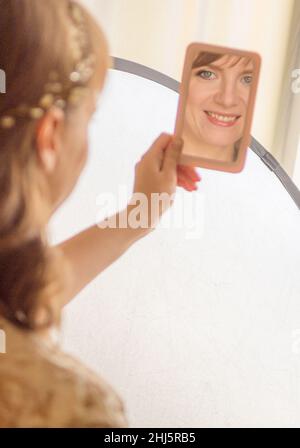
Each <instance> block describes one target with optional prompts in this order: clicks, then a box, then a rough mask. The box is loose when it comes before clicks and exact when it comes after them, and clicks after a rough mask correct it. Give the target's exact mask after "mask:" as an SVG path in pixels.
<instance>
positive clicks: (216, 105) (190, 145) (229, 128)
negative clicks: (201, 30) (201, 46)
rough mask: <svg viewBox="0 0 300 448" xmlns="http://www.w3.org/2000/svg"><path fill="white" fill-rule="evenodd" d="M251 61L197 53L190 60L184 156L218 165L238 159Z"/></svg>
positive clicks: (227, 54) (210, 53)
mask: <svg viewBox="0 0 300 448" xmlns="http://www.w3.org/2000/svg"><path fill="white" fill-rule="evenodd" d="M254 67H255V66H254V61H253V58H251V57H249V55H246V56H240V55H237V54H234V53H223V54H222V53H214V52H207V51H200V52H199V53H198V54H197V55H196V58H195V57H194V59H193V60H192V61H191V66H190V77H189V83H188V90H187V97H186V104H185V113H184V126H183V133H182V137H183V139H184V148H183V153H185V154H186V155H191V156H198V157H201V158H204V159H210V160H215V161H220V162H234V161H235V160H236V159H237V156H238V151H239V147H240V143H241V141H242V138H243V132H244V129H245V124H246V120H247V119H248V118H249V117H248V116H247V110H248V102H249V98H250V92H251V86H252V84H253V79H254Z"/></svg>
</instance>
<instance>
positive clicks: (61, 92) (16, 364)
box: [0, 0, 200, 427]
mask: <svg viewBox="0 0 300 448" xmlns="http://www.w3.org/2000/svg"><path fill="white" fill-rule="evenodd" d="M0 10H1V14H0V33H1V35H0V67H1V69H2V70H4V72H5V74H6V81H7V85H6V93H5V94H3V95H1V96H0V100H1V102H0V329H1V330H2V334H5V335H6V353H4V354H0V427H124V426H127V425H128V421H127V417H126V411H125V407H124V404H123V402H122V399H121V398H120V397H119V395H118V394H117V393H116V391H114V390H113V389H112V387H111V386H110V385H109V384H108V383H107V382H106V381H105V380H104V379H102V378H101V377H98V376H97V375H95V374H94V373H93V372H92V371H90V370H89V369H87V368H86V367H85V366H84V365H82V364H81V363H80V362H79V361H77V360H76V359H74V358H72V357H70V356H68V355H66V354H64V353H63V352H62V351H61V350H60V348H59V345H58V344H57V342H56V340H55V337H54V336H55V334H56V332H57V331H58V330H59V325H60V316H61V309H62V307H63V306H64V305H65V304H66V303H68V302H69V301H70V300H71V299H72V298H73V297H74V296H75V295H76V294H77V293H78V292H79V291H80V290H81V289H82V288H84V287H85V286H86V285H87V284H88V283H89V282H90V281H92V280H93V279H94V278H95V277H96V276H97V275H98V274H99V273H100V272H101V271H103V270H104V269H105V268H106V267H108V266H109V265H110V264H111V263H112V262H113V261H115V260H116V259H117V258H118V257H120V256H121V255H122V254H123V253H124V252H125V250H127V249H128V248H129V247H130V246H131V245H132V244H133V243H134V242H136V241H137V240H139V239H140V238H142V237H144V236H145V235H147V234H148V233H149V232H150V231H152V230H153V228H155V224H156V223H157V222H158V220H159V219H160V217H161V214H162V213H163V212H164V210H162V211H160V212H159V214H158V215H157V216H154V217H153V222H152V223H151V225H152V226H150V225H149V227H148V228H137V229H133V228H131V227H129V226H128V227H126V228H120V229H118V228H113V229H112V228H105V229H100V228H99V227H98V226H97V225H94V226H92V227H90V228H89V229H87V230H85V231H83V232H81V233H80V234H78V235H76V236H75V237H73V238H70V239H69V240H68V241H66V242H64V243H62V244H61V245H59V246H57V247H50V246H49V243H48V239H47V223H48V221H49V219H50V217H51V216H52V214H53V213H54V211H55V210H56V209H57V208H58V207H59V206H60V205H61V204H62V203H63V201H64V200H65V199H66V198H67V197H68V195H69V194H70V192H71V191H72V190H73V188H74V186H75V185H76V183H77V181H78V178H79V175H80V173H81V171H82V169H83V167H84V165H85V162H86V159H87V154H88V145H87V131H88V124H89V121H90V118H91V116H92V114H93V113H94V111H95V108H96V101H97V98H98V96H99V93H100V92H101V90H102V88H103V86H104V82H105V78H106V74H107V70H108V68H109V67H110V66H111V60H110V57H109V49H108V45H107V41H106V38H105V36H104V35H103V33H102V31H101V30H100V29H99V27H98V26H97V24H96V22H95V21H94V20H93V18H92V17H91V16H90V15H89V14H88V13H87V11H85V9H83V8H82V7H81V6H79V5H78V4H77V3H75V2H73V1H71V0H47V2H45V1H40V0H21V1H20V0H0ZM181 147H182V140H179V142H176V141H174V139H173V138H172V136H170V135H169V134H165V133H164V134H161V135H160V136H159V137H158V138H157V140H156V141H155V142H154V143H153V145H152V146H151V148H150V149H149V150H148V151H147V153H146V154H145V155H144V156H143V157H142V158H141V160H140V161H139V162H138V163H137V164H136V166H135V175H136V177H135V184H134V192H133V193H135V192H138V193H144V194H145V195H146V196H147V197H150V196H151V193H152V192H167V193H168V194H169V195H173V193H174V192H175V189H176V185H180V186H182V187H184V188H185V189H187V190H189V191H193V190H194V189H195V188H196V186H195V182H196V181H198V180H200V178H199V176H198V175H197V173H196V172H195V170H194V169H192V168H188V167H184V166H179V165H177V160H178V157H179V155H180V151H181ZM171 203H172V202H171ZM134 207H135V206H134V201H130V202H129V204H128V207H127V208H126V209H125V210H122V211H121V212H120V213H118V214H117V216H118V217H119V218H121V217H122V218H124V216H126V213H127V212H130V211H131V210H133V209H134ZM150 211H151V210H150Z"/></svg>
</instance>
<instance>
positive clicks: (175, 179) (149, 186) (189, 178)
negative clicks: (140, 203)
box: [129, 133, 201, 227]
mask: <svg viewBox="0 0 300 448" xmlns="http://www.w3.org/2000/svg"><path fill="white" fill-rule="evenodd" d="M182 147H183V140H182V138H175V137H174V136H172V135H170V134H167V133H162V134H161V135H160V136H159V137H158V138H157V139H156V140H155V141H154V143H153V144H152V146H151V147H150V148H149V150H148V151H147V152H146V153H145V154H144V155H143V156H142V158H141V159H140V161H139V162H137V163H136V165H135V182H134V189H133V193H134V195H133V198H132V200H131V201H130V203H129V205H130V206H131V205H134V204H136V202H137V201H136V200H135V199H134V196H135V194H137V193H138V194H140V193H142V194H144V195H145V196H146V197H147V200H148V209H147V212H148V217H149V219H150V216H151V198H153V193H158V194H164V196H165V197H166V200H165V201H163V204H162V206H161V207H160V210H158V213H153V210H152V220H151V222H152V227H153V226H155V224H156V222H157V221H158V220H159V219H160V217H161V216H162V214H163V213H164V212H165V211H166V210H167V209H168V208H169V207H170V206H171V205H172V204H173V196H174V194H175V192H176V187H177V186H180V187H183V188H185V189H186V190H188V191H194V190H197V186H196V182H199V181H200V180H201V177H200V176H199V175H198V173H197V172H196V170H195V169H194V168H193V167H189V166H184V165H178V161H179V158H180V155H181V152H182ZM166 195H167V196H166ZM154 196H155V195H154ZM167 197H168V198H169V200H167ZM138 198H139V195H136V199H137V200H138ZM152 208H153V207H152ZM148 222H149V224H150V221H148Z"/></svg>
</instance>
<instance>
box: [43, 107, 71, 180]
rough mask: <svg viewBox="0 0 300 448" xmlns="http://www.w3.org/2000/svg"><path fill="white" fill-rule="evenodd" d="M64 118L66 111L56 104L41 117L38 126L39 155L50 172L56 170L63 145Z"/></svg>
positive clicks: (44, 166)
mask: <svg viewBox="0 0 300 448" xmlns="http://www.w3.org/2000/svg"><path fill="white" fill-rule="evenodd" d="M64 118H65V117H64V112H63V111H62V110H61V109H60V108H58V107H55V106H54V107H52V108H51V109H49V110H48V112H47V113H46V114H45V116H44V117H43V118H41V120H40V122H39V124H38V126H37V130H36V151H37V156H38V160H39V162H40V164H41V165H42V168H43V169H44V170H45V171H46V172H47V173H48V174H51V173H52V172H53V171H54V170H55V167H56V165H57V162H58V159H59V155H60V151H61V149H62V146H63V142H62V130H63V123H64Z"/></svg>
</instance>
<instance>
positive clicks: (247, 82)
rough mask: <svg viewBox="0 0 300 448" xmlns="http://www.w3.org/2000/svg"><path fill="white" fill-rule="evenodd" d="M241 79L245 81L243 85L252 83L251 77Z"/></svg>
mask: <svg viewBox="0 0 300 448" xmlns="http://www.w3.org/2000/svg"><path fill="white" fill-rule="evenodd" d="M243 79H244V80H245V84H251V82H252V81H253V76H251V75H246V76H244V77H243Z"/></svg>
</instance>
